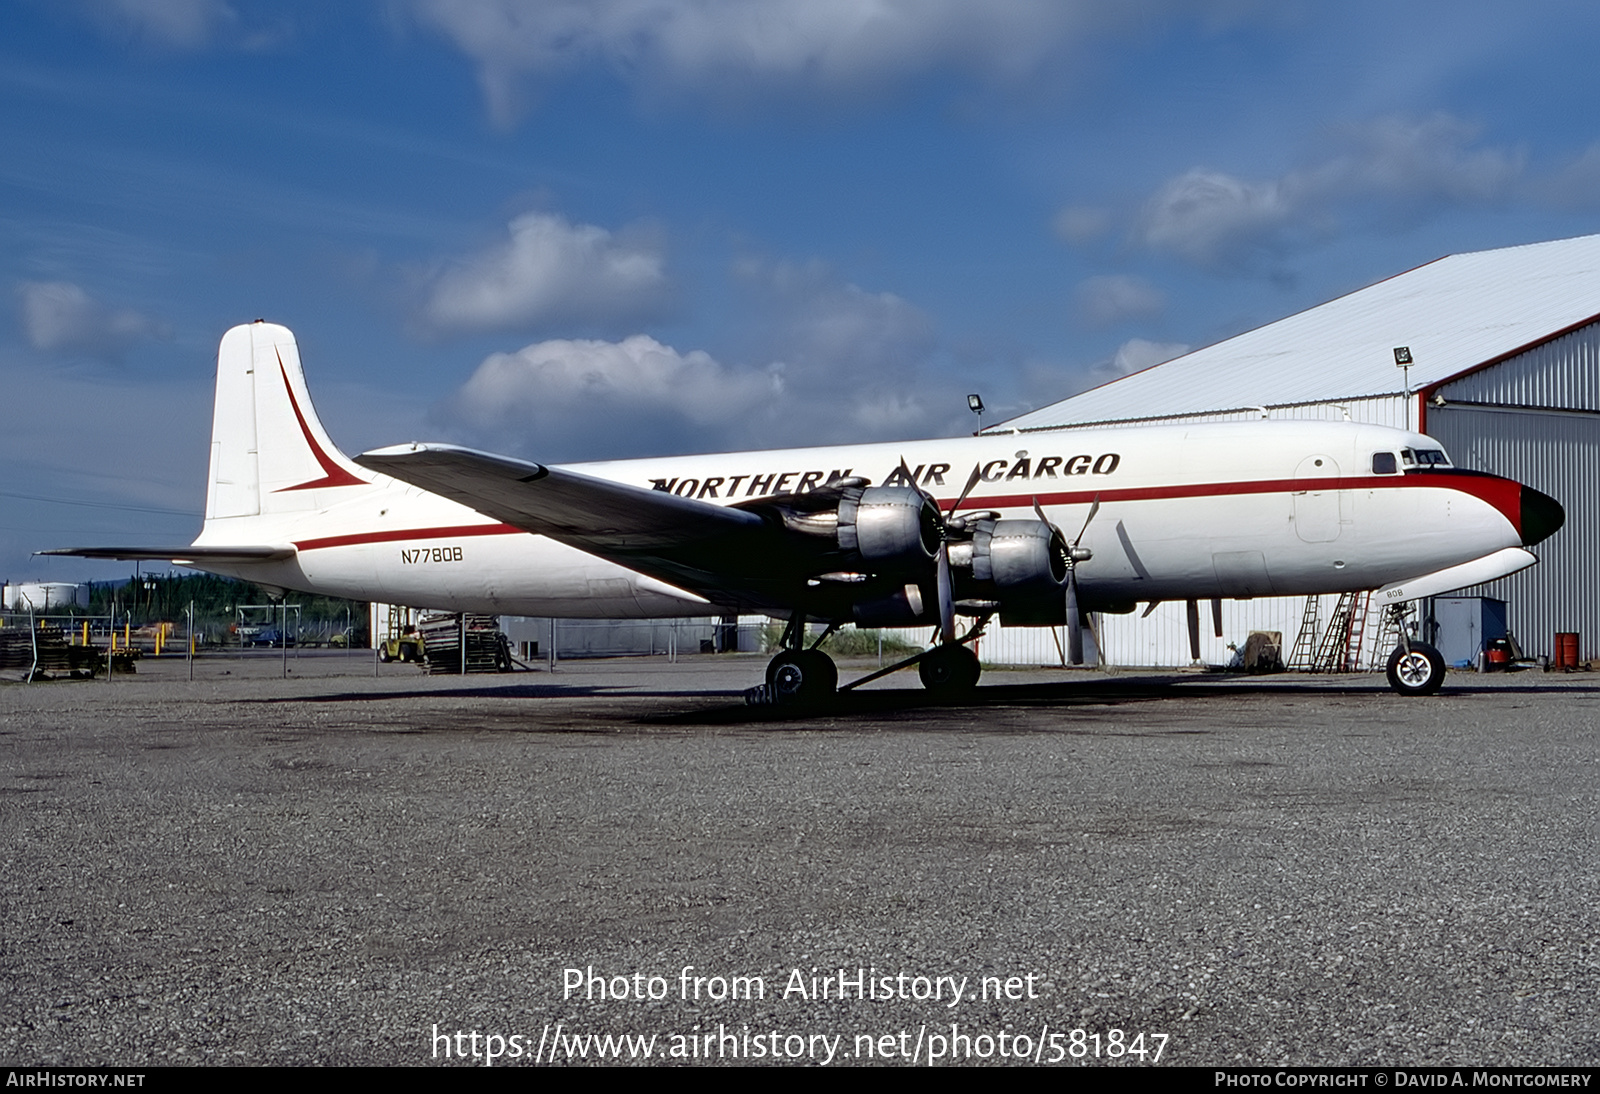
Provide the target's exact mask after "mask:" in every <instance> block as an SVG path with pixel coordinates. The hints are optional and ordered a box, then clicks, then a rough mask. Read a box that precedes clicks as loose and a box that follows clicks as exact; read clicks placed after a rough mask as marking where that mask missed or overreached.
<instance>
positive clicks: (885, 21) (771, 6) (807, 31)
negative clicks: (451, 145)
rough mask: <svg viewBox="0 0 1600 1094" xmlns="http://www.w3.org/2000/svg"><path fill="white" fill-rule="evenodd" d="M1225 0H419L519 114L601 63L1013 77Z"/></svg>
mask: <svg viewBox="0 0 1600 1094" xmlns="http://www.w3.org/2000/svg"><path fill="white" fill-rule="evenodd" d="M1229 7H1230V5H1229V3H1228V2H1227V0H1222V2H1215V0H1144V2H1142V3H1128V4H1122V5H1105V4H1100V3H1092V2H1089V0H988V2H987V3H983V4H975V3H971V2H970V0H547V2H544V3H525V2H520V0H412V10H413V11H414V12H415V14H416V17H417V18H418V20H419V21H420V22H422V23H424V24H425V25H429V26H432V27H434V28H436V29H437V30H439V31H441V32H442V33H443V34H445V35H446V36H447V37H448V38H449V39H450V40H451V41H453V42H454V43H455V44H456V46H457V47H458V48H459V49H460V50H461V51H462V52H463V53H465V54H467V56H469V57H470V58H472V59H473V60H474V61H475V62H476V63H477V65H478V75H479V81H480V83H481V85H482V87H483V90H484V95H485V97H486V98H487V100H488V104H489V109H490V113H491V114H492V116H493V117H494V118H495V119H496V120H497V121H498V122H500V123H502V124H508V123H509V122H511V121H512V120H514V118H515V116H516V114H517V112H518V107H519V102H518V100H519V91H520V88H521V85H522V83H523V81H524V79H525V78H527V77H534V78H542V79H550V78H552V77H554V76H556V75H558V74H560V73H562V72H564V71H566V70H569V69H572V68H576V67H578V66H580V65H586V64H598V65H601V66H604V67H607V68H609V69H611V70H612V71H613V72H615V73H617V74H619V75H622V76H624V77H626V78H635V77H636V78H639V79H642V80H643V81H644V82H645V83H647V84H651V85H654V86H656V87H661V86H678V87H698V88H703V89H713V88H714V89H721V90H724V91H726V90H728V89H730V88H742V89H745V90H749V89H752V88H762V87H765V88H797V89H801V90H805V91H812V92H818V91H820V92H822V93H825V94H837V93H840V92H851V91H857V90H861V89H873V88H881V87H887V86H893V85H895V84H897V83H899V82H901V81H903V80H906V79H908V78H912V77H915V76H918V75H922V74H925V73H928V72H933V71H937V70H941V69H955V70H965V71H966V72H969V73H971V74H973V75H975V76H977V77H978V78H980V79H984V80H991V81H1009V80H1015V79H1017V78H1019V77H1024V76H1027V75H1029V74H1031V73H1034V72H1036V71H1039V70H1040V69H1041V68H1042V67H1044V65H1045V62H1046V61H1047V60H1048V59H1050V58H1051V57H1052V56H1053V55H1055V54H1057V53H1059V52H1060V50H1061V49H1062V48H1063V47H1064V46H1067V45H1071V44H1073V43H1074V42H1076V41H1078V40H1080V39H1082V38H1083V37H1085V36H1086V35H1088V34H1089V33H1092V32H1093V31H1094V30H1096V29H1099V28H1100V27H1102V26H1106V25H1109V24H1112V23H1118V24H1121V23H1129V24H1137V23H1138V22H1140V21H1141V20H1143V21H1146V22H1147V21H1148V20H1149V19H1150V18H1151V17H1152V15H1153V14H1159V13H1161V12H1163V11H1165V10H1188V9H1195V10H1210V9H1218V10H1226V9H1228V8H1229Z"/></svg>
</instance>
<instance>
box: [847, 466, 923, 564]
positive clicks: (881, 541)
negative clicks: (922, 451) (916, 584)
mask: <svg viewBox="0 0 1600 1094" xmlns="http://www.w3.org/2000/svg"><path fill="white" fill-rule="evenodd" d="M942 536H943V531H942V522H941V521H940V519H939V510H938V509H937V508H936V507H935V506H934V504H933V501H932V500H931V499H930V498H928V497H927V496H926V495H925V494H923V493H921V492H920V491H917V490H913V489H911V488H910V487H906V486H869V487H865V488H861V487H851V488H850V489H847V490H845V491H844V495H843V496H842V497H841V498H840V499H839V528H838V537H839V540H838V542H839V548H840V550H842V551H844V552H846V553H847V554H848V555H853V556H855V557H857V558H860V559H861V560H862V561H863V562H865V563H867V564H868V566H869V567H871V568H872V569H875V570H884V569H888V570H896V571H919V570H922V569H925V568H926V567H927V565H928V564H929V563H930V562H932V561H933V560H934V558H935V557H937V555H938V552H939V541H940V539H941V538H942Z"/></svg>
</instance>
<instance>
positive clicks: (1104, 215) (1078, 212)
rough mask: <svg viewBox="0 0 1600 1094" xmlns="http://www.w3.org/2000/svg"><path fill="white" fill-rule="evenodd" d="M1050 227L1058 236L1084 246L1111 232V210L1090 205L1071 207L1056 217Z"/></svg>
mask: <svg viewBox="0 0 1600 1094" xmlns="http://www.w3.org/2000/svg"><path fill="white" fill-rule="evenodd" d="M1050 226H1051V227H1052V228H1054V229H1055V233H1056V235H1058V236H1060V237H1061V238H1062V239H1064V240H1066V241H1067V242H1068V243H1074V244H1077V245H1079V246H1082V245H1083V244H1085V243H1092V242H1094V241H1095V240H1097V239H1099V238H1100V237H1102V236H1104V235H1105V234H1106V233H1107V232H1109V231H1110V230H1111V210H1109V209H1102V208H1099V207H1096V206H1089V205H1069V206H1067V207H1066V208H1065V209H1062V210H1061V211H1060V212H1059V213H1057V214H1056V215H1055V218H1054V219H1053V220H1052V221H1051V223H1050Z"/></svg>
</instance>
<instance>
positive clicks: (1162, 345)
mask: <svg viewBox="0 0 1600 1094" xmlns="http://www.w3.org/2000/svg"><path fill="white" fill-rule="evenodd" d="M1190 348H1191V347H1189V346H1186V345H1184V344H1183V343H1181V342H1150V341H1146V340H1145V339H1143V338H1130V339H1128V340H1127V341H1126V342H1124V343H1122V345H1120V346H1118V347H1117V352H1116V353H1114V354H1112V355H1111V357H1110V358H1109V359H1108V360H1105V361H1101V362H1100V363H1099V364H1097V365H1094V366H1093V367H1091V368H1090V369H1089V375H1090V377H1091V378H1092V379H1093V380H1094V382H1095V383H1096V384H1104V383H1108V382H1109V381H1111V380H1120V379H1122V377H1124V376H1131V375H1132V374H1133V373H1135V372H1142V371H1143V370H1144V369H1147V368H1152V367H1154V366H1155V365H1159V364H1161V363H1163V362H1165V361H1170V360H1172V359H1173V358H1174V357H1182V356H1183V355H1184V354H1186V353H1188V352H1189V350H1190Z"/></svg>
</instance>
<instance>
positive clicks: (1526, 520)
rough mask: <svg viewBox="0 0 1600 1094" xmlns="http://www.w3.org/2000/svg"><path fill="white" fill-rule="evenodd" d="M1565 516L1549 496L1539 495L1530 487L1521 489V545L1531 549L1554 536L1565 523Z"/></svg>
mask: <svg viewBox="0 0 1600 1094" xmlns="http://www.w3.org/2000/svg"><path fill="white" fill-rule="evenodd" d="M1566 520H1567V514H1566V511H1565V510H1564V509H1562V508H1561V503H1560V502H1559V501H1557V500H1556V499H1555V498H1552V497H1551V496H1550V495H1549V494H1541V493H1539V491H1537V490H1535V489H1533V488H1532V487H1531V486H1524V487H1523V488H1522V545H1523V546H1524V547H1532V546H1533V545H1534V544H1535V543H1542V542H1544V541H1545V540H1547V539H1549V538H1550V537H1551V536H1553V535H1555V533H1556V530H1557V529H1558V528H1560V527H1561V526H1562V525H1563V524H1565V523H1566Z"/></svg>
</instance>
